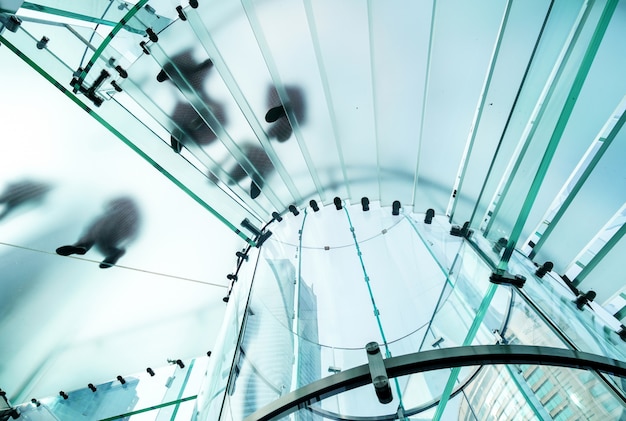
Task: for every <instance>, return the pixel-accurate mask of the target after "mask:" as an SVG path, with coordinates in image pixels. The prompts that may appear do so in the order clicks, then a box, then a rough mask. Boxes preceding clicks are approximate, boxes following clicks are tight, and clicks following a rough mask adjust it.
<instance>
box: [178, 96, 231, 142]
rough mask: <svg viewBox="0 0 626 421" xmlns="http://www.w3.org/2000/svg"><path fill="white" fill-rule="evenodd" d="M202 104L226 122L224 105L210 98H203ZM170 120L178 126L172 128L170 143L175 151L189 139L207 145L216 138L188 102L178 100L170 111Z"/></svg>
mask: <svg viewBox="0 0 626 421" xmlns="http://www.w3.org/2000/svg"><path fill="white" fill-rule="evenodd" d="M203 102H204V104H205V105H206V106H207V107H208V108H209V109H210V110H211V111H212V112H213V114H214V115H215V118H217V120H218V121H219V122H220V123H221V124H224V123H226V113H225V112H224V107H223V106H222V105H221V104H219V103H217V102H213V101H212V100H211V99H210V98H208V97H207V98H204V99H203ZM172 120H174V122H175V123H176V124H177V125H178V126H179V127H180V130H179V129H178V128H175V129H174V130H172V134H171V136H170V145H171V146H172V149H174V151H175V152H176V153H180V151H181V150H182V149H183V145H184V144H185V143H186V142H187V141H188V140H187V136H186V135H189V136H190V139H189V140H192V141H194V142H196V143H197V144H199V145H208V144H210V143H211V142H213V141H214V140H215V139H217V135H216V134H215V132H214V131H213V130H212V129H211V128H210V127H209V126H208V125H207V124H206V123H205V122H204V120H203V119H202V117H201V116H200V114H198V112H197V111H196V110H195V108H193V106H192V105H191V104H189V103H185V102H179V103H178V104H177V105H176V108H174V112H173V113H172Z"/></svg>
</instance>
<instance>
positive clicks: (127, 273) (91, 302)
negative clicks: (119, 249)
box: [0, 47, 242, 402]
mask: <svg viewBox="0 0 626 421" xmlns="http://www.w3.org/2000/svg"><path fill="white" fill-rule="evenodd" d="M0 57H1V58H0V61H1V62H2V68H1V69H0V74H2V77H3V79H4V80H7V81H11V82H10V83H7V84H5V86H4V87H3V98H4V99H3V101H2V105H0V108H1V112H0V124H1V127H2V135H1V137H2V142H0V184H1V185H2V186H0V190H2V189H4V187H5V186H6V184H7V183H10V182H12V181H16V180H20V179H22V178H29V179H33V180H38V181H43V182H46V183H49V184H50V185H52V190H51V191H50V193H49V194H48V195H47V196H46V198H45V200H44V201H43V202H42V203H41V204H40V205H37V206H31V207H28V208H23V209H18V210H16V211H15V212H14V213H12V214H10V215H9V216H7V217H6V218H5V219H3V220H0V242H1V244H0V267H1V268H2V269H1V273H2V276H1V277H0V291H1V292H0V338H1V346H0V388H2V389H3V390H5V391H7V393H8V397H9V398H11V399H15V402H21V401H25V400H30V398H31V397H43V396H48V395H56V394H58V392H59V391H60V390H66V391H69V390H72V389H77V388H82V387H86V385H87V383H90V382H91V383H94V384H97V383H99V382H104V381H107V380H109V379H112V378H115V376H117V375H118V374H128V373H132V372H137V371H142V370H145V368H146V367H148V366H153V367H158V366H162V365H166V364H167V359H168V358H174V359H177V358H190V357H195V356H199V355H204V354H205V353H206V351H208V350H210V349H211V347H212V346H213V341H214V340H215V337H216V334H217V330H218V328H219V326H220V324H221V320H222V317H223V312H224V309H225V305H224V303H223V302H222V297H223V296H224V295H225V293H226V285H227V283H228V280H227V279H226V277H225V275H226V274H227V273H230V272H231V271H232V270H233V266H234V264H235V259H236V257H235V255H234V253H235V252H236V251H237V250H238V249H240V248H241V247H242V244H241V243H242V241H241V240H240V239H239V237H237V236H235V235H234V234H233V233H232V232H231V231H230V230H228V229H226V228H225V227H224V226H223V225H222V224H221V223H217V221H216V219H215V218H214V217H213V216H211V215H209V214H208V212H207V211H206V210H204V209H203V208H201V207H200V206H199V205H198V204H197V203H196V202H194V201H193V200H191V199H190V198H189V197H188V196H187V195H186V194H184V193H183V192H182V191H181V190H179V189H178V188H177V187H175V186H174V185H173V184H171V183H169V182H167V181H166V179H165V178H164V177H163V176H162V175H161V174H160V173H159V172H157V171H156V170H155V169H154V168H152V167H151V166H150V165H148V164H147V163H146V162H145V161H143V160H142V159H140V158H139V157H138V156H137V155H136V154H134V153H132V152H131V151H130V150H129V149H128V148H127V147H126V146H125V145H123V144H122V143H121V142H119V140H118V139H117V138H115V137H114V136H113V135H112V134H111V133H109V132H108V131H107V130H105V129H104V128H103V127H102V126H100V125H99V124H98V123H97V122H96V121H95V120H92V119H91V118H88V117H87V116H86V114H85V113H84V112H83V111H82V110H81V109H79V108H78V107H76V105H75V104H73V103H71V102H70V101H69V100H68V99H67V98H65V97H64V96H63V95H62V94H61V93H60V92H59V91H58V90H56V89H55V88H54V87H53V86H52V85H51V84H50V83H49V82H47V81H45V80H44V79H43V78H41V77H39V76H38V75H37V74H36V73H35V72H34V70H32V69H31V68H29V67H28V66H27V65H26V64H25V63H23V62H22V61H21V60H20V59H18V58H17V57H16V56H15V55H14V54H12V53H11V52H10V51H9V50H8V49H7V48H6V47H5V48H0ZM121 194H126V195H130V196H132V197H133V198H135V199H136V202H137V203H138V205H139V207H140V210H141V216H142V220H141V228H140V234H139V237H138V238H137V240H136V241H135V242H134V243H133V244H131V245H130V246H129V248H128V251H127V253H126V255H125V256H123V257H122V258H121V259H120V261H119V262H118V264H119V265H121V266H123V267H114V268H110V269H100V268H98V262H100V261H101V260H102V258H103V257H102V255H101V254H99V252H98V251H97V250H92V251H90V252H89V253H87V254H86V255H84V256H82V257H80V258H73V257H62V256H58V255H56V254H55V249H56V248H57V247H59V246H61V245H64V244H70V243H73V242H74V241H76V240H77V239H78V236H79V235H80V234H81V232H82V230H83V229H84V228H85V227H86V225H87V224H88V223H89V222H90V221H91V220H92V219H93V218H95V217H96V216H98V215H99V214H100V213H101V212H102V209H103V205H104V204H105V202H106V201H108V200H109V199H111V198H112V197H115V196H117V195H121Z"/></svg>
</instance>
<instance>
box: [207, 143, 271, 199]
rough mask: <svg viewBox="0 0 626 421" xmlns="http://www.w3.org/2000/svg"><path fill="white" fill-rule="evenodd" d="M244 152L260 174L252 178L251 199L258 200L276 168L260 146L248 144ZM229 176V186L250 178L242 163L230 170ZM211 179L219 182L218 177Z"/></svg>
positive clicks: (243, 148) (210, 177)
mask: <svg viewBox="0 0 626 421" xmlns="http://www.w3.org/2000/svg"><path fill="white" fill-rule="evenodd" d="M241 150H242V152H243V153H244V155H245V156H246V158H248V160H249V161H250V164H252V166H253V167H254V168H255V169H256V170H257V172H258V173H259V174H260V177H259V176H257V175H252V176H250V179H251V181H250V197H251V198H253V199H256V198H257V197H259V195H260V194H261V189H262V188H263V185H264V184H265V178H266V176H268V175H269V174H271V173H272V171H274V166H273V165H272V161H271V160H270V158H269V156H267V153H265V151H264V150H263V148H262V147H261V146H260V145H255V144H246V145H244V146H243V147H242V148H241ZM228 175H229V176H230V178H231V180H230V181H229V183H228V184H231V185H232V184H235V183H239V182H240V181H241V180H243V179H245V178H246V177H249V175H248V173H247V172H246V171H245V170H244V169H243V167H242V166H241V164H240V163H238V162H237V163H235V165H234V166H233V167H232V168H230V170H228ZM209 179H211V180H213V181H217V177H215V175H213V174H210V175H209Z"/></svg>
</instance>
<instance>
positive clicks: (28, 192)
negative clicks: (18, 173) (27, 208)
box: [0, 180, 50, 220]
mask: <svg viewBox="0 0 626 421" xmlns="http://www.w3.org/2000/svg"><path fill="white" fill-rule="evenodd" d="M48 191H50V186H49V185H47V184H44V183H39V182H36V181H30V180H22V181H16V182H14V183H10V184H8V185H7V187H6V188H5V189H4V191H3V192H2V194H0V204H4V209H3V210H2V211H1V212H0V220H1V219H3V218H4V217H5V216H7V215H8V214H9V213H11V212H12V211H14V210H15V209H16V208H18V207H19V206H21V205H24V204H26V203H29V202H36V201H38V200H41V199H43V197H44V196H45V195H46V193H48Z"/></svg>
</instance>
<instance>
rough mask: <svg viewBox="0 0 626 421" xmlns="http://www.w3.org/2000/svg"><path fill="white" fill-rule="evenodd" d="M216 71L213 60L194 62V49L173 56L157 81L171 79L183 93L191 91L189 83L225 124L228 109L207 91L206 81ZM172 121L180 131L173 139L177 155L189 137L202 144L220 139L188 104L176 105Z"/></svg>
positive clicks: (175, 133)
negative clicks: (211, 72)
mask: <svg viewBox="0 0 626 421" xmlns="http://www.w3.org/2000/svg"><path fill="white" fill-rule="evenodd" d="M212 68H213V62H212V61H211V59H206V60H204V61H203V62H201V63H198V62H197V61H196V60H195V59H194V57H193V54H192V52H191V50H186V51H183V52H182V53H179V54H177V55H175V56H174V57H172V58H171V62H169V63H167V64H165V65H164V66H163V69H162V70H161V71H160V72H159V73H158V74H157V77H156V78H157V80H158V81H159V82H164V81H166V80H171V81H173V82H174V83H175V84H176V85H177V86H178V87H179V89H182V90H184V89H187V84H186V83H185V80H186V81H187V82H188V83H189V86H191V88H192V89H193V90H194V91H195V92H196V93H197V94H198V95H199V96H200V98H201V100H202V102H203V103H204V104H205V105H206V106H207V107H208V108H209V110H211V112H212V113H213V114H214V115H215V118H216V119H217V120H218V121H219V122H220V123H221V124H225V123H226V113H225V112H224V106H223V105H222V104H220V103H218V102H216V101H214V100H213V99H212V98H210V97H209V96H208V95H207V94H206V93H205V92H204V82H205V80H206V78H207V77H208V75H209V71H210V70H211V69H212ZM176 69H178V71H176ZM179 72H180V74H179ZM181 75H182V78H181ZM172 119H173V120H174V122H175V123H176V124H177V125H178V126H179V128H180V129H178V128H176V129H174V130H173V131H172V134H171V136H170V145H171V146H172V149H173V150H174V151H175V152H176V153H180V151H181V150H182V148H183V146H184V144H185V142H186V141H187V139H185V134H187V135H189V136H190V137H191V139H190V140H193V141H194V142H196V143H198V144H200V145H208V144H209V143H211V142H213V141H214V140H215V139H216V138H217V135H216V134H215V132H214V131H213V130H212V129H211V128H210V127H209V126H207V124H206V123H205V122H204V120H203V119H202V117H201V116H200V115H199V114H198V112H197V111H196V110H195V108H193V106H192V105H191V104H189V103H187V102H179V103H178V104H177V105H176V107H175V108H174V112H173V113H172Z"/></svg>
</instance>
